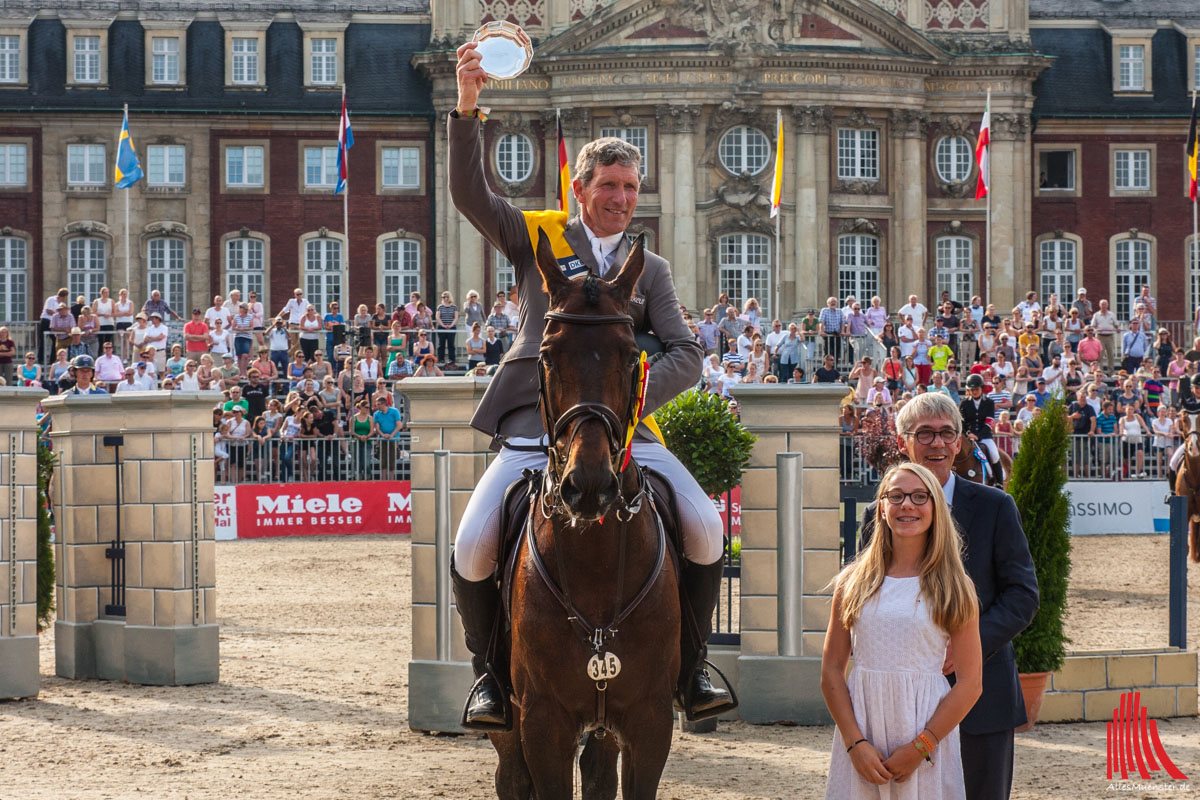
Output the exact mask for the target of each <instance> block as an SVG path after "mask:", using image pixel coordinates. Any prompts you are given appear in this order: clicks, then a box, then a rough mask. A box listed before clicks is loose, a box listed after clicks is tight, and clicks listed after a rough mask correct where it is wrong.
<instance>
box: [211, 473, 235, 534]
mask: <svg viewBox="0 0 1200 800" xmlns="http://www.w3.org/2000/svg"><path fill="white" fill-rule="evenodd" d="M213 518H214V523H215V525H214V527H215V531H216V535H217V541H218V542H219V541H222V540H225V539H236V538H237V487H236V486H214V487H213Z"/></svg>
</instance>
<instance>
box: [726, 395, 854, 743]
mask: <svg viewBox="0 0 1200 800" xmlns="http://www.w3.org/2000/svg"><path fill="white" fill-rule="evenodd" d="M733 391H734V395H735V396H736V397H737V400H738V403H739V405H740V406H741V419H742V422H743V423H744V424H745V425H746V427H747V428H749V429H750V430H751V431H753V432H754V433H755V434H756V435H757V436H758V442H757V443H756V444H755V446H754V450H753V453H752V455H751V461H750V466H749V467H748V469H747V470H746V472H745V474H744V475H743V476H742V578H741V636H742V642H741V650H742V652H741V656H740V657H739V658H738V680H737V682H738V691H739V694H740V696H741V708H740V709H739V713H740V715H741V718H742V719H744V720H746V721H747V722H752V723H765V722H777V721H781V720H788V721H793V722H799V723H803V724H817V723H826V722H828V720H829V716H828V713H827V711H826V709H825V702H824V700H823V699H822V697H821V690H820V680H821V650H822V648H823V646H824V643H825V630H826V627H827V625H828V623H829V611H830V593H829V592H827V591H826V589H825V586H826V585H827V584H828V583H829V581H830V579H832V578H833V577H834V575H836V574H837V572H838V570H839V568H840V539H839V504H840V486H839V480H840V475H839V466H838V456H839V439H838V435H839V430H838V425H837V418H838V406H839V403H840V401H841V399H842V397H844V396H845V391H844V388H843V387H841V386H822V385H814V384H805V385H802V386H796V385H786V384H777V385H770V384H756V385H746V386H738V387H736V388H735V389H734V390H733ZM783 452H798V453H803V454H804V471H803V479H802V485H803V500H802V506H803V511H802V512H801V520H800V523H801V524H800V529H801V533H800V538H801V541H800V543H799V544H800V550H801V559H800V560H801V567H800V568H801V571H802V575H801V592H802V597H800V598H797V599H796V602H799V603H800V604H801V609H800V610H801V622H802V635H801V651H800V656H798V657H794V656H793V657H787V656H781V655H780V654H779V622H778V613H779V611H778V593H779V588H778V587H779V579H778V575H779V572H778V570H779V564H778V557H777V551H778V548H779V539H778V521H777V518H776V508H777V491H776V486H777V480H776V458H775V456H776V454H777V453H783Z"/></svg>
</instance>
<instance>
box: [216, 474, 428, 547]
mask: <svg viewBox="0 0 1200 800" xmlns="http://www.w3.org/2000/svg"><path fill="white" fill-rule="evenodd" d="M214 511H215V515H216V518H217V530H218V538H223V539H233V538H237V539H253V538H260V537H265V536H328V535H340V534H356V533H390V534H405V533H410V532H411V531H412V490H411V485H410V483H409V482H408V481H348V482H345V483H265V484H241V485H238V486H236V487H231V486H219V487H217V488H216V503H215V509H214ZM222 531H223V532H222Z"/></svg>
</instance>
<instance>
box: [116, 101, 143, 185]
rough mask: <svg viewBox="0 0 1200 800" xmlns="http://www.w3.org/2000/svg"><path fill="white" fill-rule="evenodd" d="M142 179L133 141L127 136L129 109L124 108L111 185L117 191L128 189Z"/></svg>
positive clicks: (140, 166)
mask: <svg viewBox="0 0 1200 800" xmlns="http://www.w3.org/2000/svg"><path fill="white" fill-rule="evenodd" d="M141 179H142V162H141V161H139V160H138V154H137V150H136V149H134V146H133V139H132V138H131V137H130V135H129V107H128V106H126V108H125V119H124V120H123V121H122V122H121V136H120V139H119V140H118V142H117V163H116V165H115V166H114V167H113V183H114V184H116V186H117V188H118V189H128V188H129V187H130V186H133V185H134V184H135V183H137V182H138V181H140V180H141Z"/></svg>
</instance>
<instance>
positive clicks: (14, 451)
mask: <svg viewBox="0 0 1200 800" xmlns="http://www.w3.org/2000/svg"><path fill="white" fill-rule="evenodd" d="M45 396H46V391H45V390H43V389H24V388H15V387H12V388H10V387H0V698H10V697H36V696H37V693H38V637H37V514H38V502H37V441H38V426H37V421H36V417H35V415H34V411H35V409H36V408H37V403H38V401H39V400H41V399H42V398H43V397H45Z"/></svg>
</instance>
